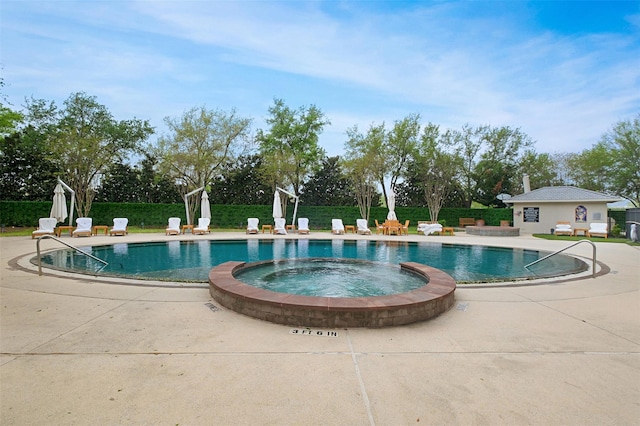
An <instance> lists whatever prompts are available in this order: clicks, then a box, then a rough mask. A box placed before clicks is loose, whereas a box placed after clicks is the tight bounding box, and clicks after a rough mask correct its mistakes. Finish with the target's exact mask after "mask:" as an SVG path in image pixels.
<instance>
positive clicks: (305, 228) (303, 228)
mask: <svg viewBox="0 0 640 426" xmlns="http://www.w3.org/2000/svg"><path fill="white" fill-rule="evenodd" d="M308 233H309V219H308V218H306V217H299V218H298V234H308Z"/></svg>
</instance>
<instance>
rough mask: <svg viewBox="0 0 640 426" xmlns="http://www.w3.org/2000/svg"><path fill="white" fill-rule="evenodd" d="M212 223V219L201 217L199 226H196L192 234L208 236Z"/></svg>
mask: <svg viewBox="0 0 640 426" xmlns="http://www.w3.org/2000/svg"><path fill="white" fill-rule="evenodd" d="M210 223H211V219H209V218H208V217H201V218H199V219H198V226H195V227H194V228H193V229H192V230H191V233H192V234H198V235H202V234H208V233H209V232H210V231H209V224H210Z"/></svg>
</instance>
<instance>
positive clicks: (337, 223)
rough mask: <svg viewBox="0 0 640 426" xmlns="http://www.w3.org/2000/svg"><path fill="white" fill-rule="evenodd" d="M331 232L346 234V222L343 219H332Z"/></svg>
mask: <svg viewBox="0 0 640 426" xmlns="http://www.w3.org/2000/svg"><path fill="white" fill-rule="evenodd" d="M331 233H332V234H338V235H342V234H344V224H343V223H342V219H331Z"/></svg>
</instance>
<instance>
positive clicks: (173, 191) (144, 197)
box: [138, 152, 182, 203]
mask: <svg viewBox="0 0 640 426" xmlns="http://www.w3.org/2000/svg"><path fill="white" fill-rule="evenodd" d="M138 181H139V185H140V188H139V197H138V198H139V199H140V202H142V203H176V202H178V203H179V202H181V201H182V200H181V198H180V192H179V191H178V187H177V186H176V182H175V180H173V179H171V177H170V176H167V175H165V174H163V173H160V172H159V170H158V158H157V157H155V156H154V155H152V154H151V153H148V152H146V153H145V154H144V158H143V159H142V160H141V161H140V167H139V170H138Z"/></svg>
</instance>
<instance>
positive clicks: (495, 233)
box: [464, 226, 520, 237]
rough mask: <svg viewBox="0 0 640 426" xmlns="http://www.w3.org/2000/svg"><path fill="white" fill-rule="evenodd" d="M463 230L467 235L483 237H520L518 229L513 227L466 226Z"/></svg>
mask: <svg viewBox="0 0 640 426" xmlns="http://www.w3.org/2000/svg"><path fill="white" fill-rule="evenodd" d="M464 230H465V232H466V233H467V234H469V235H481V236H483V237H517V236H519V235H520V228H515V227H513V226H467V227H465V228H464Z"/></svg>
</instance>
